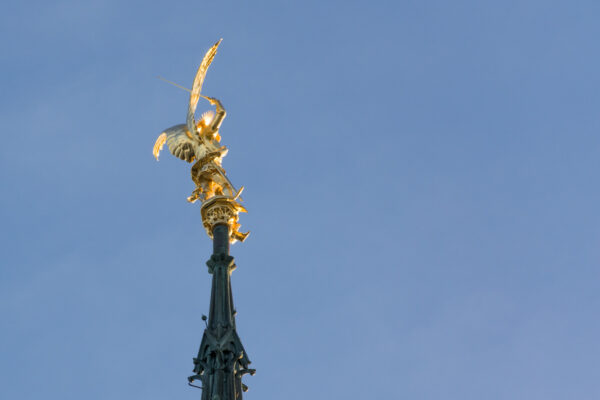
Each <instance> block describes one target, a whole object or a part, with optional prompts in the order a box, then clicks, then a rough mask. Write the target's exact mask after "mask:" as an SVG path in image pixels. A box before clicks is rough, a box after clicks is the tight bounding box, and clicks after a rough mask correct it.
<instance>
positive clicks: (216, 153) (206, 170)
mask: <svg viewBox="0 0 600 400" xmlns="http://www.w3.org/2000/svg"><path fill="white" fill-rule="evenodd" d="M220 43H221V40H219V41H218V42H217V43H215V44H214V45H213V46H212V47H211V48H210V50H208V51H207V52H206V54H205V55H204V58H203V60H202V63H201V64H200V67H199V68H198V71H197V72H196V77H195V78H194V83H193V85H192V89H191V90H190V101H189V105H188V113H187V118H186V123H185V124H179V125H175V126H172V127H171V128H168V129H166V130H165V131H164V132H163V133H161V134H160V136H159V137H158V138H157V139H156V142H155V143H154V148H153V150H152V154H153V155H154V157H155V158H156V159H157V160H158V156H159V154H160V151H161V150H162V148H163V146H164V145H165V143H166V144H167V147H168V148H169V151H170V152H171V154H173V155H174V156H176V157H178V158H180V159H182V160H185V161H187V162H190V163H191V162H194V165H193V166H192V169H191V175H192V181H193V182H194V184H195V185H196V189H194V191H193V192H192V194H191V195H190V196H189V197H188V199H187V200H188V201H189V202H190V203H194V202H196V201H197V200H200V201H201V202H202V207H201V214H202V221H203V224H204V227H205V228H206V230H207V232H208V235H209V236H211V237H212V227H213V226H214V225H216V224H219V223H226V224H227V225H229V231H230V241H231V242H232V243H234V242H236V241H243V240H244V239H245V238H246V236H248V233H240V232H239V231H238V229H239V227H240V225H239V223H238V214H239V213H240V212H246V210H245V209H244V207H242V206H241V204H240V203H239V202H240V201H241V200H242V199H241V198H240V197H239V195H240V193H241V189H240V190H236V189H235V187H234V186H233V184H232V183H231V181H230V180H229V178H228V177H227V173H226V172H225V169H224V168H223V167H222V165H221V163H222V160H223V157H225V155H226V154H227V152H228V149H227V147H225V146H221V145H220V143H219V142H220V141H221V135H220V134H219V128H220V126H221V123H222V122H223V120H224V119H225V116H226V112H225V108H224V107H223V105H222V104H221V102H220V101H219V100H217V99H215V98H213V97H208V96H204V95H202V94H201V93H200V91H201V89H202V84H203V83H204V78H205V76H206V72H207V71H208V67H209V66H210V64H211V63H212V61H213V59H214V57H215V55H216V54H217V48H218V47H219V44H220ZM168 82H169V81H168ZM176 86H179V85H176ZM201 97H202V98H204V99H206V100H208V101H209V102H210V104H211V105H213V106H215V108H216V112H213V111H212V110H210V111H207V112H205V113H203V114H202V117H201V118H200V120H199V121H197V122H196V119H195V113H196V108H197V105H198V101H199V100H200V98H201Z"/></svg>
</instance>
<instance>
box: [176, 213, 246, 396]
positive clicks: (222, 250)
mask: <svg viewBox="0 0 600 400" xmlns="http://www.w3.org/2000/svg"><path fill="white" fill-rule="evenodd" d="M212 236H213V254H212V256H211V257H210V260H208V262H207V263H206V264H207V265H208V272H209V273H210V274H212V289H211V296H210V312H209V316H208V324H207V327H206V329H205V330H204V335H203V337H202V342H201V343H200V349H199V350H198V356H197V357H196V358H194V373H195V375H192V376H190V377H189V378H188V380H189V382H190V384H191V383H192V382H193V381H194V380H200V381H201V382H202V400H241V399H242V392H245V391H246V390H248V387H247V386H246V385H244V384H243V383H242V376H244V375H245V374H250V375H254V372H255V370H254V369H250V368H248V366H249V364H250V359H249V358H248V354H247V353H246V350H245V349H244V346H243V345H242V342H241V340H240V337H239V336H238V334H237V331H236V327H235V314H236V312H235V308H234V306H233V296H232V292H231V273H232V272H233V270H235V268H236V265H235V263H234V260H233V257H232V256H230V255H229V242H230V233H229V226H228V225H227V224H223V223H221V224H217V225H215V226H214V227H213V229H212Z"/></svg>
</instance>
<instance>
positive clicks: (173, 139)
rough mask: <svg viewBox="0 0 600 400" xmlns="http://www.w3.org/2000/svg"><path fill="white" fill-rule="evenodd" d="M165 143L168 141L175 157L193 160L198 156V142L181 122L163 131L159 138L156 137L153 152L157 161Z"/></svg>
mask: <svg viewBox="0 0 600 400" xmlns="http://www.w3.org/2000/svg"><path fill="white" fill-rule="evenodd" d="M165 143H167V146H168V147H169V150H170V151H171V154H173V155H174V156H175V157H178V158H181V159H182V160H185V161H187V162H192V161H194V159H195V158H196V153H195V152H194V148H195V147H196V145H197V144H196V143H195V141H194V139H193V138H192V135H190V134H189V132H188V130H187V127H186V125H185V124H179V125H175V126H172V127H170V128H169V129H167V130H165V131H164V132H163V133H161V134H160V136H159V137H158V139H156V143H154V149H153V150H152V154H154V157H156V160H157V161H158V155H159V154H160V151H161V150H162V148H163V146H164V145H165Z"/></svg>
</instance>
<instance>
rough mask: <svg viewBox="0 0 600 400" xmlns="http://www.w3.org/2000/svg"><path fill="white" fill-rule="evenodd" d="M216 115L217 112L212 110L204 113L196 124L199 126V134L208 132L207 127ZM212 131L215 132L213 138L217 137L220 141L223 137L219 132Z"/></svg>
mask: <svg viewBox="0 0 600 400" xmlns="http://www.w3.org/2000/svg"><path fill="white" fill-rule="evenodd" d="M214 117H215V113H214V112H212V111H207V112H205V113H203V114H202V117H201V118H200V121H198V123H197V124H196V126H197V128H198V134H200V135H204V134H205V133H206V130H205V129H206V128H207V127H208V126H210V123H211V122H212V120H213V118H214ZM212 133H213V137H212V138H211V139H216V140H217V141H218V142H220V141H221V137H220V136H219V134H218V133H217V132H212Z"/></svg>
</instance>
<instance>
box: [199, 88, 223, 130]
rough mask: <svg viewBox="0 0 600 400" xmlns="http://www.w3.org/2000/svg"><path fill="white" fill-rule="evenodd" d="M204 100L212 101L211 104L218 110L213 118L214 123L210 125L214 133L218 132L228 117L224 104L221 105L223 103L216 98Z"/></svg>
mask: <svg viewBox="0 0 600 400" xmlns="http://www.w3.org/2000/svg"><path fill="white" fill-rule="evenodd" d="M204 98H205V99H206V100H208V101H210V104H212V105H214V106H215V107H216V108H217V110H216V111H217V112H216V114H215V117H214V118H213V120H212V123H211V125H210V129H211V130H212V131H213V132H216V131H218V130H219V128H220V127H221V124H222V123H223V120H224V119H225V116H227V112H226V111H225V108H224V107H223V104H221V102H220V101H219V100H218V99H215V98H214V97H207V96H204Z"/></svg>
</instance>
